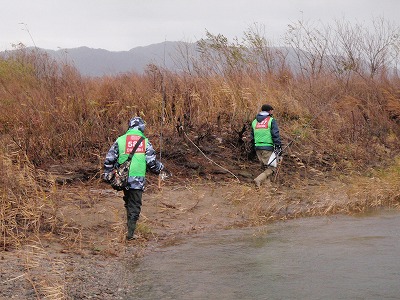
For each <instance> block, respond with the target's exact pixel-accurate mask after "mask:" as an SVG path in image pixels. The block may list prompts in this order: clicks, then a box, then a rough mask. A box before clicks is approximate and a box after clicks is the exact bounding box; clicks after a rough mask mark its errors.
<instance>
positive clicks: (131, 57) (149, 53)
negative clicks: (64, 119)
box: [0, 41, 297, 77]
mask: <svg viewBox="0 0 400 300" xmlns="http://www.w3.org/2000/svg"><path fill="white" fill-rule="evenodd" d="M196 48H197V44H196V43H187V42H171V41H165V42H162V43H158V44H152V45H148V46H143V47H136V48H132V49H131V50H129V51H108V50H105V49H94V48H88V47H79V48H69V49H60V50H46V49H39V50H40V51H44V52H46V53H47V54H48V55H49V56H50V57H51V58H54V59H55V60H57V61H60V62H62V63H68V64H70V65H73V66H75V67H76V69H77V70H78V71H79V72H80V73H81V74H82V75H83V76H89V77H101V76H107V75H110V76H113V75H118V74H123V73H138V74H142V73H143V72H144V71H145V70H146V67H147V66H148V65H149V64H155V65H158V66H162V67H165V68H166V69H168V70H171V71H178V72H179V71H182V68H184V67H185V66H186V67H187V64H189V65H190V63H188V61H190V58H197V57H198V55H199V52H198V51H196ZM12 51H13V50H11V51H6V52H0V55H5V56H7V53H10V52H12ZM273 51H276V52H279V53H281V54H283V53H285V60H286V62H287V63H289V65H291V66H292V67H295V66H296V60H297V59H296V55H295V53H294V51H293V50H291V49H290V48H285V47H273Z"/></svg>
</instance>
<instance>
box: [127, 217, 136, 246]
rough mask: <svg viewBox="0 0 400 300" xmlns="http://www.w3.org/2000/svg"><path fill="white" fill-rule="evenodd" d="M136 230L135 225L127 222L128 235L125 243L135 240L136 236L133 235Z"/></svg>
mask: <svg viewBox="0 0 400 300" xmlns="http://www.w3.org/2000/svg"><path fill="white" fill-rule="evenodd" d="M135 229H136V223H134V222H129V221H128V234H127V235H126V240H127V241H132V240H135V239H136V235H134V233H135Z"/></svg>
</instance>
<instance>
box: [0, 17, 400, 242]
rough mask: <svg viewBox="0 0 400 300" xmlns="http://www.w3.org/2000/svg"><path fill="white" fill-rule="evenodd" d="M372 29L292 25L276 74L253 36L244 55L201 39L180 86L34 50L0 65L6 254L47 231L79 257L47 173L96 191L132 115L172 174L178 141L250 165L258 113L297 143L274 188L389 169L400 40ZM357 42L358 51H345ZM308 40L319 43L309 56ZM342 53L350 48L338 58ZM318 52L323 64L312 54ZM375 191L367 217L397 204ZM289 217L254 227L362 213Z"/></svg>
mask: <svg viewBox="0 0 400 300" xmlns="http://www.w3.org/2000/svg"><path fill="white" fill-rule="evenodd" d="M378 21H379V22H376V23H375V28H374V30H375V31H373V32H368V30H367V29H365V28H362V27H357V26H356V27H351V26H350V25H349V24H347V23H345V24H338V26H339V28H336V30H335V28H332V27H329V26H328V27H326V28H325V29H326V30H325V31H319V30H318V29H317V28H310V27H307V24H304V23H303V22H298V23H295V24H293V26H292V27H291V28H290V31H289V33H288V34H289V38H288V40H287V41H288V47H289V48H288V49H291V51H294V52H293V53H295V54H296V55H295V57H297V61H295V63H294V62H293V61H292V62H290V61H287V60H286V58H287V57H288V53H283V52H282V51H283V50H281V51H278V50H277V49H275V48H272V47H269V42H268V41H267V40H266V39H265V38H264V37H263V36H262V35H260V34H259V33H258V31H257V30H249V31H248V32H246V35H245V36H246V39H245V40H244V41H243V42H239V41H234V42H230V41H229V40H228V39H226V38H224V37H223V36H222V35H213V34H211V33H209V32H207V39H202V40H200V41H199V42H198V50H199V51H200V53H201V55H200V56H198V57H197V58H192V57H181V58H178V59H177V61H179V62H180V64H181V65H185V66H188V68H186V69H183V70H182V71H181V72H172V71H170V70H166V69H164V68H163V67H161V66H157V65H149V66H148V67H147V69H146V71H145V72H144V73H143V74H136V73H127V74H122V75H118V76H104V77H101V78H86V77H82V76H81V75H80V74H79V72H78V71H77V70H76V69H75V68H74V67H73V66H71V65H68V64H64V63H60V62H57V61H54V60H52V59H50V58H49V57H48V56H47V55H46V54H44V53H42V52H40V51H39V50H37V49H34V50H30V49H26V48H24V47H20V48H18V49H16V51H14V52H13V53H11V54H10V55H8V56H6V57H1V58H0V99H1V102H0V134H1V136H0V137H1V145H2V146H1V149H0V158H1V161H0V164H1V165H0V167H1V169H2V170H3V173H2V176H1V178H0V183H1V186H0V193H1V199H0V201H1V205H0V216H1V228H2V230H1V233H2V235H1V240H2V242H1V246H2V248H3V249H5V248H7V247H9V246H19V245H20V244H21V243H22V241H24V240H26V239H27V238H29V237H30V236H34V235H37V234H38V233H39V232H55V231H57V232H64V233H65V234H66V240H68V241H69V243H71V244H73V245H79V241H80V239H81V238H80V236H81V228H75V227H74V226H72V225H68V224H63V222H61V221H60V220H59V219H58V218H57V211H58V209H59V205H60V201H62V200H63V198H62V196H61V197H60V194H59V193H58V194H57V197H55V194H56V192H55V191H56V189H57V186H56V184H55V182H54V179H52V178H51V176H49V174H48V173H47V171H48V169H49V167H50V166H51V165H52V164H55V163H56V164H59V165H64V166H70V165H71V164H74V165H83V164H84V163H92V164H94V165H95V166H96V167H97V170H96V172H95V173H94V174H92V175H93V177H92V179H99V176H100V174H101V160H102V158H103V157H104V155H105V153H106V151H107V150H108V148H109V146H110V145H111V144H112V142H114V139H115V138H116V136H117V135H119V134H121V133H123V132H124V131H125V130H126V127H127V122H128V120H129V119H130V118H131V117H132V116H135V115H139V116H142V117H143V119H144V120H145V121H146V122H147V135H148V136H149V137H150V138H151V140H152V142H153V144H154V146H155V148H156V149H159V148H161V149H160V151H161V150H162V151H163V157H164V159H166V161H167V162H168V163H170V164H171V165H173V166H177V168H182V166H184V164H183V163H182V162H183V161H184V160H185V159H186V157H187V156H196V155H199V152H198V151H197V150H193V148H190V146H188V141H187V140H185V137H188V138H190V140H191V141H193V142H194V143H195V144H196V147H198V149H203V150H208V152H207V153H211V154H215V155H218V157H219V159H227V160H228V161H229V160H230V159H233V160H234V161H240V162H242V164H246V163H247V162H248V157H249V155H248V154H249V153H246V152H247V151H248V150H249V149H250V147H249V140H248V139H247V140H246V136H247V135H248V132H249V125H250V122H251V121H252V120H253V118H254V116H255V114H256V113H257V111H258V110H259V109H260V107H261V105H262V104H264V103H270V104H271V105H272V106H274V108H275V117H276V119H277V120H278V124H279V126H280V131H281V136H282V139H283V141H284V143H286V144H287V143H289V142H290V141H292V140H293V141H295V142H294V143H293V144H292V145H291V147H290V148H289V149H287V153H288V154H289V155H288V157H287V159H286V161H285V164H287V165H286V167H287V168H286V169H287V170H288V171H287V176H286V177H281V178H280V180H281V181H280V183H283V184H287V185H290V184H294V183H296V180H299V181H302V180H304V179H305V178H306V179H307V178H308V177H310V176H311V177H312V176H314V175H315V174H317V173H318V174H319V175H320V176H321V174H322V177H323V176H329V175H331V176H340V174H356V175H357V174H363V173H364V174H365V172H366V171H367V170H368V169H370V168H377V167H385V166H386V167H387V166H390V165H392V164H393V160H394V158H395V157H396V156H397V155H398V154H399V149H400V139H399V136H400V127H399V124H400V90H399V88H398V87H399V83H400V79H399V76H398V73H397V72H396V70H397V69H395V68H394V67H393V66H397V65H398V57H399V56H398V42H399V40H398V38H396V37H398V36H400V35H399V34H397V35H394V34H392V33H396V32H398V28H393V27H388V26H387V24H386V23H385V22H384V20H378ZM343 28H346V30H340V29H343ZM360 28H362V32H361V34H364V35H365V36H368V37H369V38H368V39H362V38H361V37H360V39H359V40H350V39H348V38H347V37H348V35H347V33H348V32H352V31H354V30H360ZM328 31H329V32H331V33H335V34H336V36H333V37H332V39H333V40H330V38H331V37H330V35H328V34H327V36H321V32H328ZM370 33H371V34H370ZM310 37H312V39H313V40H314V41H316V43H313V44H309V43H308V42H307V41H309V40H310ZM386 37H391V39H388V40H386ZM365 40H374V41H375V42H376V44H377V45H381V46H382V48H383V49H384V51H379V50H382V49H375V48H371V47H368V45H366V44H364V43H365ZM336 41H340V43H334V42H336ZM351 43H357V45H358V46H357V47H347V46H349V44H351ZM352 45H353V44H351V45H350V46H352ZM396 45H397V48H396ZM321 47H322V48H324V50H326V51H318V50H319V49H322V48H321ZM346 49H354V50H352V51H360V52H359V53H348V52H346ZM356 49H357V50H356ZM396 49H397V50H396ZM396 51H397V52H396ZM324 53H329V54H330V55H329V56H328V55H324ZM396 53H397V55H396ZM374 54H377V55H374ZM354 57H358V58H360V59H359V60H357V61H356V60H354ZM338 58H342V60H338ZM352 59H353V60H352ZM368 59H369V60H368ZM389 61H390V65H389V63H388V62H389ZM296 64H297V67H296ZM298 64H300V68H299V66H298ZM161 131H162V139H161ZM160 146H161V147H160ZM185 147H186V149H187V150H185V151H183V150H182V149H184V148H185ZM216 149H218V150H219V151H217V150H216ZM198 173H199V172H198ZM311 173H313V174H314V175H312V174H311ZM183 175H184V176H186V175H187V174H183ZM387 179H388V178H387ZM393 184H394V185H396V186H397V185H398V183H396V182H395V183H393ZM382 186H384V184H383V183H382ZM382 188H383V187H380V188H379V189H378V191H381V192H382V193H381V194H379V195H380V196H379V197H378V196H377V197H375V198H371V195H369V194H366V195H365V199H364V200H363V201H365V203H364V204H365V205H366V204H367V203H368V205H367V206H374V205H375V206H378V205H379V203H384V202H386V201H392V200H390V199H392V198H393V197H394V198H396V197H397V196H396V195H392V194H389V195H385V191H384V190H381V189H382ZM360 189H361V187H360ZM244 193H245V194H246V193H248V192H244ZM355 194H357V192H352V193H350V194H349V195H348V198H346V201H347V199H351V197H352V196H353V195H355ZM386 194H387V193H386ZM363 196H364V195H363ZM385 196H386V198H385ZM59 197H60V198H59ZM387 199H389V200H387ZM396 199H397V198H396ZM235 201H237V200H235ZM274 201H278V200H274ZM387 204H389V203H387ZM253 205H254V211H255V215H260V214H259V213H258V212H260V211H262V210H263V209H265V208H264V206H263V205H262V204H261V203H260V204H259V205H257V204H256V203H253ZM365 205H364V206H365ZM292 207H293V204H291V205H289V204H285V203H281V202H280V201H278V202H276V203H275V202H271V203H270V207H269V208H268V209H267V210H268V211H270V212H271V213H262V214H261V215H263V216H264V217H265V218H266V220H270V219H271V218H276V217H273V215H280V214H281V213H282V214H283V216H286V217H288V216H291V215H312V214H324V213H325V214H328V213H333V212H338V211H342V210H344V211H346V210H349V211H357V210H358V209H359V204H356V203H353V204H350V205H347V206H346V205H344V206H343V204H342V203H339V202H332V203H329V204H325V205H322V206H318V205H317V206H314V205H312V206H311V207H309V208H307V206H305V207H301V208H299V209H294V208H292ZM116 230H118V229H116Z"/></svg>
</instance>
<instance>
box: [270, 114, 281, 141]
mask: <svg viewBox="0 0 400 300" xmlns="http://www.w3.org/2000/svg"><path fill="white" fill-rule="evenodd" d="M271 135H272V141H273V142H274V146H282V142H281V137H280V135H279V128H278V123H277V122H276V121H275V119H273V120H272V122H271Z"/></svg>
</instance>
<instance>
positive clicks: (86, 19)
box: [0, 0, 400, 51]
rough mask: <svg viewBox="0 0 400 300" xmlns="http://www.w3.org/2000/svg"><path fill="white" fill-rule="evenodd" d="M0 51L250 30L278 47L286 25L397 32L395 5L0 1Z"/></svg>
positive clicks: (325, 0) (399, 6)
mask: <svg viewBox="0 0 400 300" xmlns="http://www.w3.org/2000/svg"><path fill="white" fill-rule="evenodd" d="M0 1H1V2H0V3H1V4H0V24H1V26H0V51H2V50H11V49H12V44H17V43H23V44H24V45H25V46H34V45H36V46H37V47H40V48H45V49H53V50H58V49H60V48H61V49H64V48H75V47H80V46H87V47H91V48H102V49H106V50H110V51H128V50H130V49H132V48H134V47H137V46H147V45H150V44H154V43H162V42H164V41H186V42H195V41H197V40H199V39H201V38H204V37H205V33H206V30H208V31H209V32H211V33H212V34H223V35H224V36H226V37H227V38H229V39H232V38H234V37H238V38H240V37H241V36H242V34H243V32H244V31H246V30H248V29H249V28H250V27H251V26H254V24H258V25H261V26H264V27H265V33H266V34H265V35H266V37H267V38H269V39H270V40H271V41H275V42H276V41H280V40H282V36H283V34H284V32H285V31H286V30H287V28H288V24H291V23H293V22H296V21H297V20H300V19H303V20H306V21H312V22H318V21H322V22H323V23H324V24H325V23H332V21H333V20H339V19H340V20H341V19H346V20H349V21H352V22H357V23H370V22H371V20H372V19H373V18H378V17H383V18H384V19H385V20H388V21H391V22H393V24H395V25H396V26H399V24H400V23H399V22H400V21H399V19H400V17H399V12H400V0H79V1H78V0H0Z"/></svg>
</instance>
